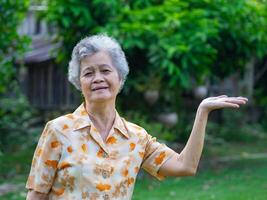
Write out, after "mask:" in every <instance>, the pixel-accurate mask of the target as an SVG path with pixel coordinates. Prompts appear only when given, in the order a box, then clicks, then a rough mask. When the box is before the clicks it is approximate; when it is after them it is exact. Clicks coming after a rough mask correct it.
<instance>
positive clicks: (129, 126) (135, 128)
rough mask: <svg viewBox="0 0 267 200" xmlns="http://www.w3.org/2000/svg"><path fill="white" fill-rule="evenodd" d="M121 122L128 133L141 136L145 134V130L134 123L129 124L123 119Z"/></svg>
mask: <svg viewBox="0 0 267 200" xmlns="http://www.w3.org/2000/svg"><path fill="white" fill-rule="evenodd" d="M123 121H124V123H125V125H126V128H127V129H128V131H130V132H131V133H135V134H139V135H140V134H141V135H144V136H145V135H146V134H147V132H146V130H145V128H143V127H142V126H140V125H138V124H136V123H133V122H130V121H127V120H125V119H124V118H123Z"/></svg>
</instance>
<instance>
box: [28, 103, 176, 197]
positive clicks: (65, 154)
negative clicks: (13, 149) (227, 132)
mask: <svg viewBox="0 0 267 200" xmlns="http://www.w3.org/2000/svg"><path fill="white" fill-rule="evenodd" d="M174 154H175V152H174V151H173V150H171V149H170V148H168V147H167V146H166V145H165V144H160V143H159V142H157V141H156V138H153V137H152V136H151V135H149V134H148V133H147V132H146V131H145V130H144V129H143V128H141V127H139V126H137V125H135V124H133V123H130V122H128V121H126V120H125V119H123V118H121V117H120V116H119V114H118V113H116V117H115V121H114V124H113V127H112V128H111V131H110V132H109V135H108V137H107V139H106V141H103V139H102V137H101V136H100V134H99V132H98V131H97V129H96V128H95V127H94V125H93V123H92V122H91V121H90V118H89V116H88V114H87V112H86V110H85V108H84V104H82V105H80V106H79V107H78V108H77V109H76V110H75V111H74V112H73V113H71V114H67V115H64V116H61V117H59V118H56V119H54V120H52V121H49V122H48V123H47V124H46V126H45V128H44V130H43V133H42V135H41V137H40V139H39V142H38V145H37V147H36V150H35V153H34V156H33V161H32V166H31V171H30V174H29V177H28V181H27V184H26V188H28V189H32V190H34V191H37V192H41V193H46V194H49V199H50V200H54V199H56V200H61V199H62V200H63V199H64V200H81V199H88V200H94V199H97V200H98V199H104V200H108V199H120V200H124V199H125V200H126V199H127V200H130V199H131V197H132V193H133V189H134V184H135V180H136V176H137V174H138V172H139V169H140V167H142V168H144V169H145V170H146V171H147V172H149V173H150V174H152V175H153V176H155V177H156V178H158V179H159V180H162V179H164V177H162V176H160V175H159V174H158V170H159V168H160V167H161V166H162V164H163V163H164V162H166V161H167V160H168V159H169V158H170V157H171V156H172V155H174Z"/></svg>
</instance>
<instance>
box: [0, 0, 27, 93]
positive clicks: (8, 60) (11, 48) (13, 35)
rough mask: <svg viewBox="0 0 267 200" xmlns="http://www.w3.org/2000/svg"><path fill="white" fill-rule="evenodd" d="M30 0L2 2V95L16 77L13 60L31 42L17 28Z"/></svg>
mask: <svg viewBox="0 0 267 200" xmlns="http://www.w3.org/2000/svg"><path fill="white" fill-rule="evenodd" d="M28 6H29V1H28V0H23V1H21V0H13V1H9V0H3V1H1V3H0V12H1V15H0V41H1V43H0V77H1V79H0V95H1V94H2V93H4V92H6V91H7V90H8V89H10V87H9V88H8V87H7V86H8V85H9V86H10V85H12V84H13V82H12V81H14V79H15V75H16V74H15V73H16V71H15V68H14V65H13V61H14V59H15V58H19V56H21V55H22V53H23V52H24V51H25V49H26V47H27V45H28V44H29V39H28V38H26V37H23V36H19V35H18V33H17V28H18V26H19V24H20V23H21V22H22V20H23V19H24V16H25V13H26V11H27V8H28Z"/></svg>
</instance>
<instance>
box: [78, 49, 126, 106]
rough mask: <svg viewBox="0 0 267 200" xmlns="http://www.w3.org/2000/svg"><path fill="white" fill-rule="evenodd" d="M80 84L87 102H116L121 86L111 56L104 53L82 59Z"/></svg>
mask: <svg viewBox="0 0 267 200" xmlns="http://www.w3.org/2000/svg"><path fill="white" fill-rule="evenodd" d="M80 82H81V90H82V93H83V95H84V97H85V100H86V101H87V102H104V101H110V100H111V101H115V100H116V96H117V94H118V93H119V89H120V84H121V82H120V78H119V74H118V72H117V70H116V68H115V67H114V66H113V64H112V61H111V58H110V56H109V55H108V54H107V53H106V52H103V51H100V52H97V53H95V54H93V55H90V56H86V57H85V58H83V59H82V61H81V73H80Z"/></svg>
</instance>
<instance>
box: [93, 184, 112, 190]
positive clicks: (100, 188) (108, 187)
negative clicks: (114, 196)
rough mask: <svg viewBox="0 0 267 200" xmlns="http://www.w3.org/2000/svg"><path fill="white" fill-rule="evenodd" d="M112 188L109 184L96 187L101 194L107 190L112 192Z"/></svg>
mask: <svg viewBox="0 0 267 200" xmlns="http://www.w3.org/2000/svg"><path fill="white" fill-rule="evenodd" d="M110 188H111V185H109V184H103V183H98V184H97V185H96V189H98V190H99V191H101V192H102V191H105V190H110Z"/></svg>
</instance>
